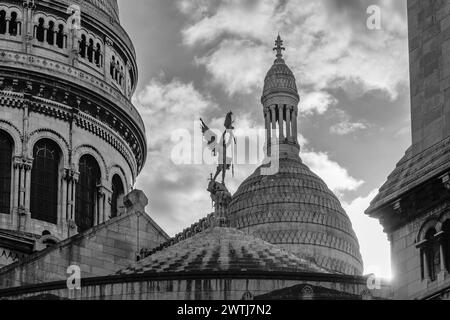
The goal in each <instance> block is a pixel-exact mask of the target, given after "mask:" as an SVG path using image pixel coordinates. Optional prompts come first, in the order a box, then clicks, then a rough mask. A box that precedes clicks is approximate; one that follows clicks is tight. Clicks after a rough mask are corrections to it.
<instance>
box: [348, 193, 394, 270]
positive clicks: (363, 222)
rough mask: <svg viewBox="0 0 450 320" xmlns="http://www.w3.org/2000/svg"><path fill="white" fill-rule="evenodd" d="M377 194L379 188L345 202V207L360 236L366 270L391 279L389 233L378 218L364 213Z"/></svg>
mask: <svg viewBox="0 0 450 320" xmlns="http://www.w3.org/2000/svg"><path fill="white" fill-rule="evenodd" d="M377 194H378V190H374V191H372V192H370V193H369V195H367V196H366V197H359V198H357V199H355V200H353V201H352V202H351V203H343V207H344V209H345V211H346V212H347V214H348V215H349V217H350V220H351V221H352V224H353V228H354V230H355V232H356V235H357V237H358V240H359V244H360V247H361V254H362V257H363V260H364V266H365V272H366V273H367V274H371V273H374V274H376V275H377V276H378V277H382V278H386V279H391V277H392V272H391V262H390V261H391V257H390V245H389V241H388V239H387V235H386V234H385V233H384V232H383V227H382V226H381V225H380V223H379V222H378V220H375V219H372V218H370V217H368V216H366V215H365V214H364V211H365V210H366V209H367V208H368V207H369V204H370V202H371V201H372V200H373V199H374V198H375V196H376V195H377Z"/></svg>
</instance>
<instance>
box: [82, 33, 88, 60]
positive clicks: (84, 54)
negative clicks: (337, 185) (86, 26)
mask: <svg viewBox="0 0 450 320" xmlns="http://www.w3.org/2000/svg"><path fill="white" fill-rule="evenodd" d="M86 46H87V43H86V36H85V35H84V34H83V35H81V41H80V57H81V58H86Z"/></svg>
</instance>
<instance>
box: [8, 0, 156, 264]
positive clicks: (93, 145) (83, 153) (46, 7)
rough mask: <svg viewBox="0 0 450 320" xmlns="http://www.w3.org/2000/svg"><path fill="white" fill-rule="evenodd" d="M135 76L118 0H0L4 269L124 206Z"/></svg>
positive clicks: (142, 142)
mask: <svg viewBox="0 0 450 320" xmlns="http://www.w3.org/2000/svg"><path fill="white" fill-rule="evenodd" d="M137 77H138V70H137V65H136V57H135V51H134V47H133V44H132V42H131V40H130V38H129V37H128V35H127V33H126V32H125V31H124V30H123V28H122V27H121V25H120V22H119V11H118V5H117V1H116V0H108V1H106V0H104V1H98V0H70V1H69V0H54V1H39V0H24V1H13V0H9V1H8V0H2V1H0V105H1V108H0V267H1V266H2V265H6V264H10V263H11V262H14V261H16V260H18V259H20V258H21V257H25V256H27V255H29V254H30V253H32V252H34V251H36V250H40V249H42V248H45V247H46V246H48V245H52V244H54V243H56V242H59V241H61V240H63V239H66V238H68V237H70V236H73V235H75V234H77V233H79V232H83V231H86V230H89V229H91V228H92V227H94V226H96V225H98V224H101V223H103V222H105V221H107V220H109V219H111V218H114V217H116V216H118V215H120V214H121V213H122V211H123V208H122V207H123V201H122V199H123V196H124V195H125V194H126V193H128V191H130V190H131V187H132V186H133V185H134V182H135V179H136V177H137V175H138V174H139V172H140V170H141V169H142V167H143V165H144V163H145V160H146V154H147V151H146V148H147V147H146V138H145V128H144V123H143V121H142V119H141V117H140V115H139V113H138V112H137V110H136V108H135V107H134V106H133V105H132V103H131V96H132V94H133V93H134V90H135V88H136V84H137Z"/></svg>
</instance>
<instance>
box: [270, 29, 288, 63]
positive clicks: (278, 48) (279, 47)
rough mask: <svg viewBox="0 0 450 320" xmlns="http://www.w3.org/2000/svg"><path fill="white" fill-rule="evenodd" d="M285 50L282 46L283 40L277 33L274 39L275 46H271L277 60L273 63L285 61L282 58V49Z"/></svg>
mask: <svg viewBox="0 0 450 320" xmlns="http://www.w3.org/2000/svg"><path fill="white" fill-rule="evenodd" d="M285 50H286V48H285V47H283V40H281V36H280V35H278V38H277V40H276V41H275V48H273V51H276V52H277V60H275V63H285V62H284V60H283V51H285Z"/></svg>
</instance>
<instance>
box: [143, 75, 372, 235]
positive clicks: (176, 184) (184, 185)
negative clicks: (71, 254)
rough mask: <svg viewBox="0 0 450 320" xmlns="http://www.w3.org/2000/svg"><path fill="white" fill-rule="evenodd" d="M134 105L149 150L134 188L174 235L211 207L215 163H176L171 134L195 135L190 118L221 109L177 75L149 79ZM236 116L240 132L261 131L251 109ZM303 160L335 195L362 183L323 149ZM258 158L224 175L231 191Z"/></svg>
mask: <svg viewBox="0 0 450 320" xmlns="http://www.w3.org/2000/svg"><path fill="white" fill-rule="evenodd" d="M135 103H136V105H137V106H138V109H139V111H140V113H141V115H142V117H143V120H144V122H145V123H146V126H147V139H148V144H149V150H150V151H149V156H148V159H149V160H148V162H147V165H146V167H145V168H144V170H143V172H142V173H141V175H140V176H139V179H138V184H137V186H138V187H139V188H142V189H143V190H145V191H146V192H147V193H148V195H149V199H150V207H149V213H150V214H151V215H152V217H154V218H155V219H156V221H157V222H158V223H160V224H161V226H162V227H163V228H164V229H165V230H167V232H168V233H169V234H172V235H173V234H175V233H177V232H179V231H181V230H182V229H184V228H185V227H186V226H188V225H191V224H192V223H193V222H195V221H198V220H199V219H200V218H202V217H204V216H206V215H207V214H208V213H210V211H211V210H212V208H211V202H210V199H209V195H208V193H207V192H206V183H207V178H208V177H209V174H210V173H211V172H214V171H215V169H216V167H215V166H214V165H193V164H187V165H176V164H175V163H174V162H173V161H172V151H173V148H174V145H175V142H174V141H173V140H172V135H171V133H172V132H174V131H176V130H179V129H185V130H187V132H189V133H190V134H191V135H193V133H194V132H193V131H194V121H195V120H197V119H198V118H199V117H203V116H205V114H208V113H209V112H210V111H211V110H212V111H218V110H219V107H218V106H217V104H216V103H215V102H214V100H213V99H212V98H211V97H209V96H208V95H206V94H204V93H201V92H200V91H198V90H197V89H196V88H195V87H194V85H193V84H192V83H184V82H181V81H180V80H176V79H175V80H172V81H169V82H167V81H163V80H161V79H159V78H157V79H152V80H151V81H150V83H149V84H148V85H147V86H146V87H145V88H144V89H143V90H142V91H141V92H140V93H139V94H138V95H137V96H136V99H135ZM213 113H214V114H215V113H217V112H213ZM236 118H237V119H238V120H239V129H240V132H241V134H242V136H246V134H247V133H248V132H251V131H252V130H258V129H260V127H259V126H258V123H257V122H256V121H255V119H254V117H253V116H252V115H251V114H250V113H245V112H241V114H239V115H238V116H237V117H236ZM209 123H210V124H211V128H222V125H223V118H220V117H218V118H213V119H212V120H211V121H209ZM300 141H301V142H302V145H303V146H305V145H307V143H308V141H307V140H306V139H305V138H304V137H302V136H300ZM302 158H303V159H304V161H305V163H306V164H307V165H309V166H310V167H311V169H312V170H313V171H314V172H315V173H317V174H318V175H319V176H321V177H322V178H323V179H324V180H325V181H326V183H327V184H328V185H329V186H330V188H331V189H332V190H333V191H335V192H336V193H338V194H341V193H343V192H346V191H353V190H356V189H357V188H359V187H360V186H361V185H362V183H363V182H362V181H359V180H357V179H355V178H353V177H351V176H350V175H349V173H348V172H347V170H346V169H344V168H343V167H341V166H340V165H339V164H338V163H336V162H334V161H332V160H330V158H329V156H328V154H326V153H322V152H319V153H317V152H314V151H312V150H309V151H308V150H305V152H303V153H302ZM261 160H262V159H260V161H261ZM260 161H258V163H254V164H248V165H240V166H236V168H235V172H236V176H235V177H234V178H232V177H231V175H230V174H229V175H228V182H229V184H228V185H229V188H230V191H231V192H235V191H236V190H237V188H238V186H239V185H240V184H241V183H242V182H243V181H244V180H245V179H246V178H247V177H248V176H249V175H250V174H251V173H252V172H253V171H254V170H255V169H256V167H257V165H259V163H260ZM153 195H155V196H154V197H153Z"/></svg>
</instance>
